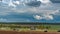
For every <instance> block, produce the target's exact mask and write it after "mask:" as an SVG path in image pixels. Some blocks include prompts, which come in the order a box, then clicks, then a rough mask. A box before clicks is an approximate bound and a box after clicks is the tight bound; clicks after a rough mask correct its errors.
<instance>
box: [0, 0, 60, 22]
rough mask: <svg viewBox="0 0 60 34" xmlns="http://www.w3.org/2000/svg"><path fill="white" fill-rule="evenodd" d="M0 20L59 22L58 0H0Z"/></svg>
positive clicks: (59, 4) (59, 9)
mask: <svg viewBox="0 0 60 34" xmlns="http://www.w3.org/2000/svg"><path fill="white" fill-rule="evenodd" d="M0 22H42V23H44V22H47V23H59V22H60V0H0Z"/></svg>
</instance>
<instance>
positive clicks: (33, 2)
mask: <svg viewBox="0 0 60 34" xmlns="http://www.w3.org/2000/svg"><path fill="white" fill-rule="evenodd" d="M40 4H41V2H40V1H32V2H29V3H26V5H28V6H32V7H39V6H40Z"/></svg>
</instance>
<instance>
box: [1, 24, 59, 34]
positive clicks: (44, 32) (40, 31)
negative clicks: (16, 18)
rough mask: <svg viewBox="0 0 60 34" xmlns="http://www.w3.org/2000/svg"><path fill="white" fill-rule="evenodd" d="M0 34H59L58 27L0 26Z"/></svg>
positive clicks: (52, 25) (53, 25)
mask: <svg viewBox="0 0 60 34" xmlns="http://www.w3.org/2000/svg"><path fill="white" fill-rule="evenodd" d="M0 34H60V25H56V24H38V25H32V24H30V25H29V24H0Z"/></svg>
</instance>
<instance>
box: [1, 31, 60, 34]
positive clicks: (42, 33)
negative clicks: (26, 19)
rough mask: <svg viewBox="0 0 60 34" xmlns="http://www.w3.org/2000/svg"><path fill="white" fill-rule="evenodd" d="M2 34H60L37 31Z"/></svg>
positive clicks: (59, 33)
mask: <svg viewBox="0 0 60 34" xmlns="http://www.w3.org/2000/svg"><path fill="white" fill-rule="evenodd" d="M0 34H60V32H36V31H28V32H23V31H21V32H17V31H0Z"/></svg>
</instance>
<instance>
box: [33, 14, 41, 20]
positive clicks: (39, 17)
mask: <svg viewBox="0 0 60 34" xmlns="http://www.w3.org/2000/svg"><path fill="white" fill-rule="evenodd" d="M33 17H34V18H35V19H37V20H40V19H42V17H41V16H39V15H35V16H33Z"/></svg>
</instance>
